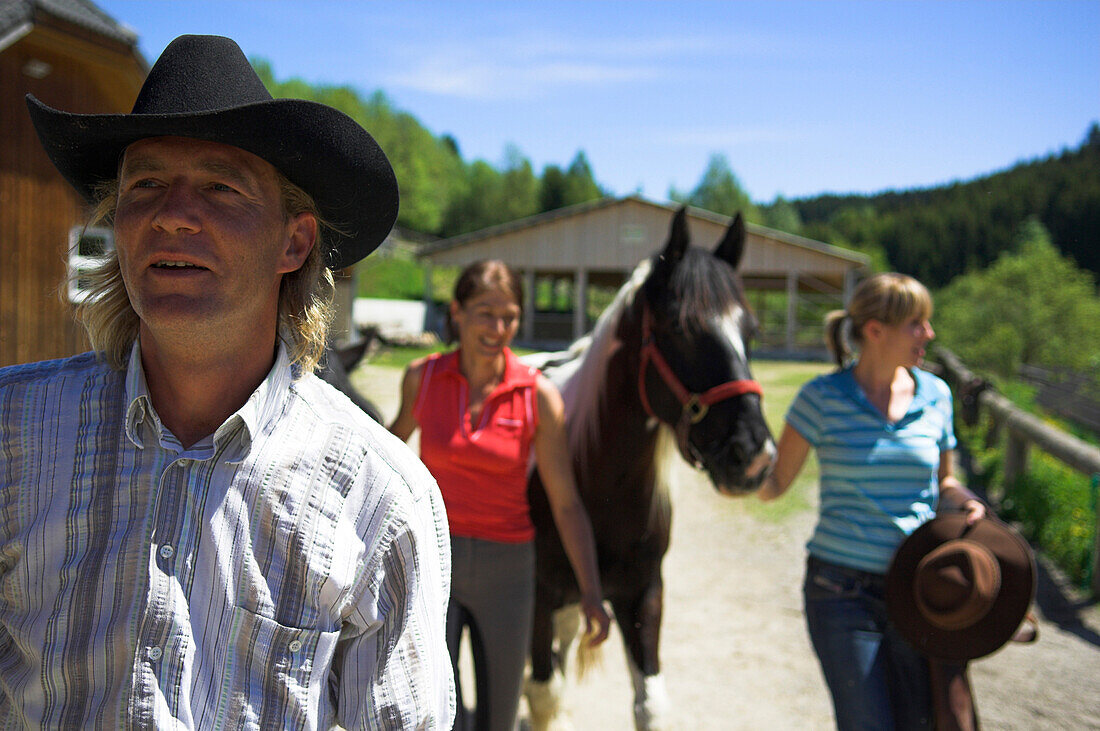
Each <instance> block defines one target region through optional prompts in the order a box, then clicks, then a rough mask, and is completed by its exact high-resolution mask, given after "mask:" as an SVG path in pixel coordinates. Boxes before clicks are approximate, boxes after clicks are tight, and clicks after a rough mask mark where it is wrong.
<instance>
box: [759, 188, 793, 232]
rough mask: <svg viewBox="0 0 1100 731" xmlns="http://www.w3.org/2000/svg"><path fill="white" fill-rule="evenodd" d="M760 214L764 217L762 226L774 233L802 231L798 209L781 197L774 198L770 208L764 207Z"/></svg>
mask: <svg viewBox="0 0 1100 731" xmlns="http://www.w3.org/2000/svg"><path fill="white" fill-rule="evenodd" d="M761 214H762V215H763V216H764V225H765V226H767V227H769V228H774V229H775V230H776V231H785V232H787V233H789V234H797V233H799V232H801V231H802V218H801V216H799V215H798V209H797V208H795V207H794V206H793V205H791V202H790V201H789V200H787V199H786V198H784V197H783V196H781V195H780V196H776V197H775V200H774V201H773V202H772V204H771V205H770V206H764V207H763V208H762V209H761Z"/></svg>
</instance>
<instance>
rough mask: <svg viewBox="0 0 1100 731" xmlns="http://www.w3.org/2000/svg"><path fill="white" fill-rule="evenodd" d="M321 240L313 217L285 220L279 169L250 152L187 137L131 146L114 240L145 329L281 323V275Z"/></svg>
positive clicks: (199, 331)
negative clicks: (279, 310) (279, 313)
mask: <svg viewBox="0 0 1100 731" xmlns="http://www.w3.org/2000/svg"><path fill="white" fill-rule="evenodd" d="M315 237H316V220H315V219H314V218H313V217H312V216H310V215H309V214H302V215H299V216H296V217H293V218H291V219H289V220H287V219H286V217H285V216H284V214H283V209H282V200H281V195H280V191H279V184H278V179H277V177H276V172H275V168H274V167H272V166H271V164H270V163H268V162H267V161H265V160H262V159H261V158H259V157H257V156H255V155H253V154H251V153H249V152H245V151H244V150H241V149H240V148H237V147H232V146H230V145H223V144H219V143H215V142H204V141H201V140H195V139H190V138H184V137H152V138H148V139H144V140H139V141H138V142H135V143H133V144H132V145H130V146H129V147H127V148H126V152H125V154H124V156H123V161H122V166H121V170H120V175H119V192H118V207H117V209H116V212H115V245H116V247H117V249H118V258H119V264H120V266H121V270H122V277H123V280H124V281H125V283H126V291H127V293H128V294H129V296H130V302H131V303H132V304H133V307H134V310H135V311H136V312H137V314H138V317H139V318H141V327H142V332H143V333H145V332H148V333H150V334H152V335H154V336H155V337H177V338H188V339H193V338H196V337H197V338H199V339H200V340H205V341H207V342H211V341H210V338H211V337H214V338H216V340H214V341H213V342H218V341H219V340H220V341H221V343H225V342H227V341H228V342H232V339H235V338H237V337H245V336H246V335H248V334H251V333H254V332H255V331H256V329H257V328H260V329H261V332H266V329H273V328H274V325H275V322H276V320H277V311H278V296H279V283H280V281H281V279H282V275H283V274H285V273H287V272H292V271H294V270H296V269H298V268H299V267H300V266H301V265H302V263H303V262H304V261H305V258H306V256H307V255H308V253H309V249H310V247H311V246H312V245H313V241H314V239H315ZM272 331H273V330H272Z"/></svg>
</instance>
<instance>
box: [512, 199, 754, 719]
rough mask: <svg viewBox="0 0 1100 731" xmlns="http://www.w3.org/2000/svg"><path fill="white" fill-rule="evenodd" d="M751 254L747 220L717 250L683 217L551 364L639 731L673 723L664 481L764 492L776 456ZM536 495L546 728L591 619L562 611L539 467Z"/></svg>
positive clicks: (556, 549)
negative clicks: (681, 466)
mask: <svg viewBox="0 0 1100 731" xmlns="http://www.w3.org/2000/svg"><path fill="white" fill-rule="evenodd" d="M744 244H745V225H744V221H743V220H742V218H741V215H740V214H738V215H737V216H736V217H735V219H734V220H733V222H732V223H731V225H730V226H729V228H728V229H727V231H726V232H725V236H724V237H723V238H722V240H721V241H720V242H719V243H718V245H717V247H716V248H715V249H714V251H713V252H709V251H706V250H704V249H701V248H698V247H694V246H690V245H689V235H688V230H687V223H686V208H681V209H680V210H679V211H678V212H677V213H676V214H675V216H674V217H673V220H672V225H671V228H670V232H669V238H668V241H667V243H666V245H665V246H664V248H663V250H662V251H661V252H659V254H657V255H656V256H655V257H653V258H652V259H651V260H647V261H643V262H642V263H641V264H639V265H638V267H637V268H636V269H635V271H634V273H633V275H632V276H631V277H630V279H629V280H628V281H627V282H626V283H625V284H624V285H623V286H622V288H621V289H620V290H619V292H618V294H617V295H616V297H615V299H614V301H613V302H612V303H611V305H609V306H608V308H607V309H606V310H605V311H604V313H603V314H602V315H601V316H600V318H599V319H598V321H597V323H596V326H595V328H594V330H593V332H592V334H591V335H590V336H588V337H587V338H584V339H582V340H581V341H578V343H576V344H575V345H574V346H573V347H572V348H570V351H569V355H568V357H566V358H560V357H559V358H554V357H549V356H548V357H546V358H544V359H543V360H542V362H541V364H540V365H541V366H543V367H544V373H545V375H546V376H547V377H548V378H550V379H551V380H552V381H554V382H555V383H556V385H558V387H559V389H560V390H561V392H562V397H563V399H564V401H565V404H566V425H567V431H568V435H569V449H570V453H571V456H572V458H573V463H574V465H575V474H576V482H577V488H578V491H579V492H580V495H581V498H582V500H583V502H584V505H585V508H586V509H587V511H588V515H589V519H590V520H591V523H592V530H593V533H594V536H595V540H596V550H597V557H598V563H599V569H600V580H601V583H602V587H603V592H604V598H605V600H607V601H608V602H609V603H610V605H611V608H612V610H613V613H614V617H615V621H616V622H617V623H618V625H619V628H620V631H621V633H622V637H623V643H624V645H625V650H626V654H627V659H628V665H629V667H630V671H631V676H632V681H633V688H634V720H635V726H636V727H637V728H638V729H649V728H660V727H661V726H662V725H664V724H665V723H666V722H667V720H668V719H667V714H668V712H669V708H668V705H669V704H668V700H667V694H666V692H665V688H664V680H663V678H662V676H661V674H660V662H659V657H658V639H659V633H660V626H661V618H662V601H663V598H662V597H663V589H662V579H661V561H662V558H663V557H664V555H665V552H666V551H667V550H668V546H669V528H670V525H671V515H672V514H671V505H670V502H669V494H668V490H667V482H666V480H665V478H664V477H663V472H664V470H666V469H667V468H668V466H669V464H670V459H674V458H675V453H676V452H677V451H678V452H679V454H680V455H681V456H682V457H683V459H685V460H686V461H687V462H688V463H689V464H691V465H693V466H695V467H696V468H700V469H702V470H703V471H705V472H706V474H707V475H708V476H709V478H710V480H711V481H712V483H713V485H714V487H715V488H716V489H717V490H718V491H719V492H720V493H722V494H725V495H739V494H745V493H748V492H751V491H754V490H755V489H757V488H758V487H759V486H760V484H761V483H762V481H763V479H764V477H765V476H766V474H767V473H768V472H769V471H770V469H771V465H772V462H773V460H774V456H775V444H774V441H773V439H772V435H771V432H770V430H769V429H768V426H767V423H766V422H765V420H764V416H763V414H762V412H761V389H760V386H759V385H758V384H757V382H756V381H754V380H753V379H752V374H751V372H750V369H749V357H748V347H747V343H748V341H749V338H750V336H751V334H752V333H753V332H754V331H755V328H756V321H755V317H754V316H753V314H752V312H751V310H750V309H749V307H748V305H747V303H746V302H745V300H744V297H743V295H742V292H741V283H740V279H739V277H738V275H737V273H736V270H737V267H738V264H739V263H740V260H741V256H742V253H743V251H744ZM673 444H674V445H675V447H674V448H673V447H672V445H673ZM528 498H529V500H530V506H531V517H532V521H533V522H534V523H535V527H536V538H535V541H536V590H535V593H536V597H535V612H534V624H533V627H532V640H531V654H530V660H531V670H530V677H529V680H528V682H527V686H526V687H527V690H526V695H527V701H528V707H529V709H530V716H531V722H532V728H534V729H540V728H549V727H550V724H551V723H552V722H553V721H554V718H555V714H556V713H557V709H558V707H559V704H560V697H559V695H558V691H559V690H560V688H561V687H562V686H563V684H564V663H565V658H566V655H567V654H568V650H569V646H570V643H571V641H572V639H573V638H572V635H575V632H576V626H577V618H578V616H579V612H576V611H575V609H573V610H572V613H569V612H567V611H559V610H563V608H566V607H571V606H572V605H575V604H576V603H577V602H578V601H579V599H580V592H579V590H578V587H577V583H576V580H575V578H574V575H573V571H572V569H571V568H570V564H569V562H568V559H567V557H566V555H565V552H564V550H563V549H562V546H561V541H560V539H559V537H558V533H557V530H556V528H555V526H554V521H553V519H552V515H551V512H550V507H549V503H548V501H547V499H546V496H545V493H544V491H543V489H542V485H541V482H540V480H539V477H538V472H537V471H534V470H532V473H531V479H530V482H529V491H528ZM563 620H566V621H564V622H563ZM556 623H557V633H558V636H557V638H555V632H556V630H555V625H556ZM555 639H556V640H557V648H556V649H555Z"/></svg>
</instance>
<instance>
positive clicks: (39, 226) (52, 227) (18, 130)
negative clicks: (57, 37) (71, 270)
mask: <svg viewBox="0 0 1100 731" xmlns="http://www.w3.org/2000/svg"><path fill="white" fill-rule="evenodd" d="M32 57H33V58H36V59H39V60H42V61H45V62H47V63H49V64H50V65H51V67H52V71H51V73H50V74H49V75H48V76H46V77H45V78H42V79H34V78H31V77H28V76H26V75H25V74H24V73H23V72H22V68H23V66H24V64H25V63H26V62H27V61H28V60H29V59H30V58H32ZM96 81H97V80H94V79H92V78H91V76H90V75H89V74H88V72H87V70H86V67H85V66H84V65H82V64H78V63H75V62H73V61H72V60H71V57H70V56H69V55H67V54H62V53H58V52H54V51H51V49H50V48H49V47H48V45H43V44H41V43H36V42H35V40H34V34H33V32H32V34H31V35H30V36H28V37H27V38H25V39H23V40H20V41H18V42H17V43H15V44H14V45H12V46H11V47H9V48H7V49H5V50H4V51H3V52H2V53H0V88H3V89H4V93H3V95H0V130H3V133H2V135H0V365H10V364H13V363H25V362H29V361H34V360H42V359H46V358H59V357H64V356H68V355H72V354H74V353H78V352H81V351H83V350H86V349H87V348H88V343H87V340H86V338H85V337H84V334H83V332H82V330H81V329H80V327H79V326H78V325H77V324H76V323H75V322H74V321H73V319H72V317H71V309H72V308H71V306H70V305H69V304H68V302H67V298H66V297H65V296H64V290H63V286H64V280H65V275H66V269H67V263H66V257H67V247H68V234H69V230H70V228H71V227H72V226H73V225H75V224H77V223H79V222H82V221H83V217H84V213H85V207H84V205H83V202H82V201H81V200H80V198H79V197H78V196H77V195H76V193H74V192H73V191H72V190H71V188H70V187H69V185H68V184H67V183H66V182H65V181H64V179H62V177H61V175H60V174H59V173H58V172H57V170H56V169H55V168H54V166H53V164H52V163H51V162H50V161H49V158H48V157H47V156H46V154H45V153H44V152H43V151H42V147H41V145H40V144H39V142H38V137H37V135H36V133H35V131H34V128H33V126H32V125H31V122H30V116H29V115H28V113H27V108H26V103H25V101H24V96H25V95H26V94H27V93H32V94H34V95H35V96H36V97H38V98H39V99H41V100H42V101H43V102H45V103H47V104H49V105H50V106H53V107H55V108H60V109H65V110H69V111H74V112H93V111H94V112H101V111H105V110H107V109H111V108H113V107H115V106H117V102H116V103H114V104H112V103H110V102H108V101H105V100H104V99H103V97H102V95H101V94H100V93H98V92H97V87H98V86H99V84H97V83H96ZM59 293H61V294H59Z"/></svg>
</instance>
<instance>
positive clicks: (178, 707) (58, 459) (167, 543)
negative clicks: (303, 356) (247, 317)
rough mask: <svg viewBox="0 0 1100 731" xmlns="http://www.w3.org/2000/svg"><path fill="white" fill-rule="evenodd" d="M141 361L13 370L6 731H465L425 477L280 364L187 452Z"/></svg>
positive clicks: (3, 526)
mask: <svg viewBox="0 0 1100 731" xmlns="http://www.w3.org/2000/svg"><path fill="white" fill-rule="evenodd" d="M137 348H138V346H137V345H135V347H134V351H133V353H132V355H131V357H130V365H129V368H128V370H127V371H126V372H124V373H123V372H116V371H112V370H110V369H109V368H108V367H107V366H105V365H103V364H101V363H99V362H97V361H96V359H95V358H94V357H93V356H92V355H91V354H85V355H81V356H76V357H74V358H71V359H68V360H61V361H50V362H44V363H34V364H30V365H25V366H14V367H11V368H7V369H3V370H0V728H13V727H30V726H33V727H53V728H78V727H81V728H88V727H92V728H120V727H159V728H203V729H212V728H294V729H299V728H300V729H313V728H329V727H331V726H333V725H334V724H341V725H343V726H345V727H348V728H408V727H425V728H433V727H449V726H450V722H451V717H452V716H453V713H454V681H453V678H452V674H451V666H450V660H449V658H448V655H447V651H446V643H445V638H444V634H445V632H444V621H445V615H446V602H447V597H448V589H449V580H450V553H449V543H448V532H447V523H446V517H445V513H444V511H443V505H442V500H441V498H440V495H439V491H438V489H437V487H436V485H435V482H434V480H432V478H431V476H430V475H429V474H428V472H427V470H426V469H424V467H423V466H422V465H421V464H420V462H419V461H418V460H417V459H416V457H415V456H414V455H413V454H412V453H411V452H410V451H409V450H408V449H407V448H406V446H405V445H404V444H403V443H401V442H399V441H398V440H397V439H396V438H395V437H393V436H392V435H390V434H389V433H388V432H386V430H385V429H383V428H382V427H381V426H379V425H378V424H376V423H375V422H374V421H372V420H371V419H369V418H368V417H366V415H365V414H364V413H363V412H362V411H360V410H358V409H357V408H356V407H354V406H353V405H352V404H351V402H350V401H348V400H347V399H346V398H345V397H344V396H343V395H342V394H340V393H339V392H337V391H336V390H335V389H333V388H331V387H329V386H328V385H327V384H325V383H323V382H322V381H320V380H319V379H318V378H316V377H315V376H312V375H310V376H307V377H304V378H298V379H296V378H295V377H294V373H293V371H292V369H291V367H290V365H289V364H288V361H287V356H286V353H285V350H284V349H283V348H281V347H280V349H279V355H278V358H277V360H276V363H275V366H274V367H273V368H272V370H271V372H270V373H269V375H268V377H267V378H266V380H265V381H264V382H263V383H262V384H261V385H260V387H259V388H258V389H257V390H256V391H255V393H253V394H252V396H251V398H250V399H249V400H248V402H247V403H246V404H245V405H244V406H243V407H241V408H240V409H239V410H238V411H237V412H236V413H234V414H233V415H232V416H231V417H230V418H229V419H227V420H226V421H225V423H223V424H222V425H221V427H220V428H218V429H217V431H215V433H214V434H213V435H211V437H210V438H209V439H206V440H203V441H201V442H200V443H198V444H196V445H193V446H191V447H190V448H188V449H184V448H183V447H182V446H181V445H180V443H179V441H178V440H177V439H176V438H175V437H174V436H173V435H172V434H171V432H170V431H168V430H167V429H166V428H165V427H164V426H163V425H162V424H161V423H160V420H159V419H158V417H157V414H156V411H155V410H154V409H153V406H152V402H151V400H150V397H149V392H148V389H147V388H146V384H145V379H144V374H143V371H142V368H141V365H140V357H139V352H138V349H137Z"/></svg>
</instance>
